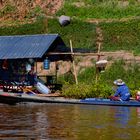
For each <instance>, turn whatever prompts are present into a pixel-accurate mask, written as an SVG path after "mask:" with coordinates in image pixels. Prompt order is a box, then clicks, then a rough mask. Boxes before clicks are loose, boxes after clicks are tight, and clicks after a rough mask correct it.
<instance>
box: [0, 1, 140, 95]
mask: <svg viewBox="0 0 140 140" xmlns="http://www.w3.org/2000/svg"><path fill="white" fill-rule="evenodd" d="M139 6H140V2H139V1H135V0H131V1H130V0H129V1H118V0H115V1H112V0H104V1H102V2H100V1H99V0H94V1H93V0H82V1H80V2H79V1H75V0H65V4H64V6H63V7H62V8H61V9H60V11H58V12H57V13H56V15H54V17H53V18H48V17H47V16H44V13H43V14H42V12H41V13H40V14H37V16H36V17H34V20H33V22H30V23H29V22H27V23H24V24H19V23H18V22H17V24H12V22H11V23H10V24H8V26H7V25H6V24H5V25H2V26H1V28H0V35H26V34H47V33H51V34H52V33H55V34H56V33H58V34H60V35H61V37H62V39H63V40H64V42H65V43H66V45H67V46H69V40H70V39H71V40H72V43H73V47H74V48H84V49H88V50H92V51H95V50H96V43H97V36H98V35H97V32H96V29H97V26H98V27H99V28H100V29H101V33H100V35H102V37H103V39H102V41H101V43H102V46H101V51H120V50H127V51H131V52H133V53H134V54H137V55H139V54H140V49H139V46H140V18H139V15H140V10H139ZM11 12H12V11H10V14H12V13H11ZM30 12H31V11H30ZM3 14H4V13H3ZM8 14H9V13H8ZM62 14H64V15H68V16H70V17H71V23H70V24H69V25H68V26H66V27H62V26H60V24H59V22H58V19H57V18H56V16H60V15H62ZM32 15H36V14H34V13H33V14H32ZM3 16H4V15H3ZM27 18H30V16H29V17H28V16H26V20H27ZM28 20H29V19H28ZM97 22H98V24H96V23H97ZM5 23H6V22H5ZM15 23H16V22H15ZM130 66H131V67H130ZM139 69H140V66H139V64H136V63H135V62H134V63H133V64H131V65H130V64H127V63H125V62H124V61H119V62H114V63H113V64H112V66H110V67H109V68H107V70H106V71H105V72H104V73H101V74H100V79H99V80H98V83H95V67H91V68H87V69H85V70H84V71H82V72H80V73H78V81H79V85H78V86H77V85H75V84H74V81H73V77H72V76H71V75H66V76H62V77H61V78H60V79H59V80H60V82H62V83H63V85H64V87H63V91H62V92H63V95H64V96H68V97H75V98H78V97H81V98H84V97H96V96H98V97H108V96H109V95H110V94H112V93H113V91H112V82H113V81H114V80H115V79H117V78H122V79H123V80H124V81H125V82H126V84H127V85H128V86H129V87H130V89H131V91H132V94H134V93H135V90H138V89H139V87H140V83H139V79H140V76H139Z"/></svg>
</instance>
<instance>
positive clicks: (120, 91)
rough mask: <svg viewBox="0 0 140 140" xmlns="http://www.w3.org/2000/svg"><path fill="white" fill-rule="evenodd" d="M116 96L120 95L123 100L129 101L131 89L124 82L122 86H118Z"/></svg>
mask: <svg viewBox="0 0 140 140" xmlns="http://www.w3.org/2000/svg"><path fill="white" fill-rule="evenodd" d="M114 96H116V97H117V96H120V98H121V100H123V101H128V100H129V99H130V91H129V88H128V87H127V86H126V85H125V84H124V85H121V86H118V88H117V90H116V93H115V94H114Z"/></svg>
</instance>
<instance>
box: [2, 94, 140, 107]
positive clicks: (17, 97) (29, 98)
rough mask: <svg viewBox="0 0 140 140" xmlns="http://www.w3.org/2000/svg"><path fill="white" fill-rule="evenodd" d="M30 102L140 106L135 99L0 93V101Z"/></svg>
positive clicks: (7, 102) (10, 102)
mask: <svg viewBox="0 0 140 140" xmlns="http://www.w3.org/2000/svg"><path fill="white" fill-rule="evenodd" d="M31 102H34V103H65V104H85V105H107V106H129V107H131V106H134V107H140V102H139V101H136V100H130V101H111V100H110V99H100V98H86V99H69V98H64V97H42V96H37V95H27V94H11V93H1V94H0V103H5V104H10V105H13V104H17V103H31Z"/></svg>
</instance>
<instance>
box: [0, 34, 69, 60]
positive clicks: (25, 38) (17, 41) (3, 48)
mask: <svg viewBox="0 0 140 140" xmlns="http://www.w3.org/2000/svg"><path fill="white" fill-rule="evenodd" d="M56 40H57V41H58V44H57V45H58V47H59V48H60V46H62V48H63V47H66V46H65V44H64V42H63V40H62V39H61V37H60V36H59V35H58V34H41V35H17V36H0V59H20V58H42V57H43V55H44V54H46V53H47V51H48V49H50V48H51V46H52V44H53V43H54V42H55V41H56Z"/></svg>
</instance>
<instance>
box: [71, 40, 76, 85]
mask: <svg viewBox="0 0 140 140" xmlns="http://www.w3.org/2000/svg"><path fill="white" fill-rule="evenodd" d="M70 48H71V56H72V65H73V71H74V78H75V82H76V84H78V79H77V73H76V66H75V61H74V55H73V47H72V41H71V40H70Z"/></svg>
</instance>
